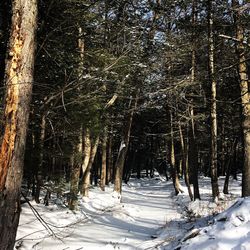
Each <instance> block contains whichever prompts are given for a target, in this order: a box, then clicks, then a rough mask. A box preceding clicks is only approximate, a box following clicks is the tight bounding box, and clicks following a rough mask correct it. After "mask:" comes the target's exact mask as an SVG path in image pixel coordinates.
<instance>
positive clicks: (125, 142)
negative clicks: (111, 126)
mask: <svg viewBox="0 0 250 250" xmlns="http://www.w3.org/2000/svg"><path fill="white" fill-rule="evenodd" d="M138 95H139V91H138V93H137V95H136V97H135V99H134V104H133V106H132V105H131V104H130V105H129V108H130V109H131V110H130V112H129V114H128V117H127V120H126V122H125V126H124V134H123V137H122V141H121V145H120V149H119V152H118V156H117V160H116V164H115V170H116V172H115V181H114V191H115V192H117V193H119V194H121V192H122V176H123V168H124V163H125V157H126V154H127V151H128V146H129V138H130V131H131V126H132V121H133V116H134V111H135V109H136V107H137V101H138Z"/></svg>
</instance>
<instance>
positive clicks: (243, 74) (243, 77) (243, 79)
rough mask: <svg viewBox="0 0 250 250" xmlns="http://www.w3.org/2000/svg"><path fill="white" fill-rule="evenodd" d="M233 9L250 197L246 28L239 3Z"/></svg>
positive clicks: (244, 183) (246, 193) (246, 190)
mask: <svg viewBox="0 0 250 250" xmlns="http://www.w3.org/2000/svg"><path fill="white" fill-rule="evenodd" d="M233 7H234V8H235V13H234V18H235V26H236V39H237V40H238V41H240V42H238V43H237V45H236V48H237V54H238V58H239V65H238V71H239V78H240V90H241V104H242V119H243V122H242V129H243V135H244V137H243V138H244V166H243V176H242V196H243V197H246V196H250V98H249V90H248V74H247V63H246V57H245V47H244V43H243V42H244V28H243V24H242V23H241V18H240V11H239V7H240V4H239V1H238V0H234V1H233Z"/></svg>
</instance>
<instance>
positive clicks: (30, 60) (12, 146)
mask: <svg viewBox="0 0 250 250" xmlns="http://www.w3.org/2000/svg"><path fill="white" fill-rule="evenodd" d="M12 13H13V14H12V15H13V16H12V28H11V34H10V42H9V48H10V49H9V52H8V58H7V64H6V71H5V82H6V96H5V109H4V117H3V121H4V127H3V128H4V130H3V136H2V140H1V148H0V200H1V202H0V249H1V250H5V249H7V250H12V249H13V247H14V244H15V237H16V230H17V226H18V222H19V216H20V210H21V208H20V188H21V181H22V174H23V160H24V152H25V142H26V133H27V127H28V119H29V104H30V100H31V93H32V82H33V69H34V52H35V30H36V19H37V2H36V0H30V1H26V0H18V1H17V0H13V1H12Z"/></svg>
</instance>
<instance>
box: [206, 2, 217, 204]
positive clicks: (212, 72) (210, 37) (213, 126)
mask: <svg viewBox="0 0 250 250" xmlns="http://www.w3.org/2000/svg"><path fill="white" fill-rule="evenodd" d="M213 4H214V3H213V0H208V8H207V12H208V69H209V70H208V71H209V72H208V73H209V80H210V85H211V110H210V119H211V163H210V164H211V165H210V171H211V184H212V195H213V199H214V200H217V199H218V196H219V186H218V176H217V107H216V106H217V105H216V79H215V65H214V32H213Z"/></svg>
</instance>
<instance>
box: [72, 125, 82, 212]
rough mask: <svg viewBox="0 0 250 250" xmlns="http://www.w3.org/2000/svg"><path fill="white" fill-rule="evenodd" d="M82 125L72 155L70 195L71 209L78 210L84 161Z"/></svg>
mask: <svg viewBox="0 0 250 250" xmlns="http://www.w3.org/2000/svg"><path fill="white" fill-rule="evenodd" d="M82 145H83V143H82V127H81V128H80V133H79V141H78V145H77V147H76V149H74V150H73V152H72V156H71V164H70V165H71V176H70V197H69V209H70V210H76V209H77V205H78V199H77V194H78V191H79V176H80V170H81V162H82Z"/></svg>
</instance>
